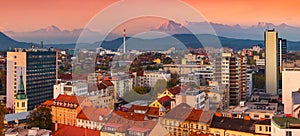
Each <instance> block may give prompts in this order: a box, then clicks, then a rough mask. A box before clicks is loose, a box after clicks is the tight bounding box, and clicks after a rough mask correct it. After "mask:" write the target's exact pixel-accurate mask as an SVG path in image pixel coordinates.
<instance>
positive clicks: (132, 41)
mask: <svg viewBox="0 0 300 136" xmlns="http://www.w3.org/2000/svg"><path fill="white" fill-rule="evenodd" d="M196 37H198V38H199V39H200V42H199V41H198V39H197V38H196ZM196 37H195V35H192V34H175V35H173V36H168V37H163V38H156V39H141V38H131V37H128V38H127V40H126V45H127V49H129V50H132V49H136V50H153V49H155V50H166V49H169V48H170V47H177V48H186V47H187V48H188V47H191V48H200V47H202V43H205V45H211V47H216V46H215V45H217V44H218V40H216V38H219V40H220V42H221V45H222V46H223V47H229V48H232V49H234V50H241V49H243V48H251V47H252V46H253V45H260V46H261V47H262V46H263V45H264V43H263V41H262V40H250V39H235V38H226V37H220V36H214V35H208V34H198V35H196ZM31 44H32V43H26V42H19V41H16V40H14V39H12V38H10V37H8V36H6V35H5V34H3V33H1V32H0V50H7V49H9V47H11V48H12V49H13V48H28V47H30V45H31ZM122 44H123V38H117V39H114V40H111V41H104V42H102V47H104V48H106V49H117V48H119V47H121V46H122ZM35 45H36V46H39V44H35ZM45 46H46V47H54V48H59V49H72V48H75V46H77V47H76V48H87V49H95V48H97V47H99V46H100V42H95V43H92V44H89V43H81V44H78V45H76V44H75V43H71V44H46V45H45ZM288 50H300V41H297V42H294V41H288Z"/></svg>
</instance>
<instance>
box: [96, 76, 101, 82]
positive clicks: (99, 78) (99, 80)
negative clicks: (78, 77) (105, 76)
mask: <svg viewBox="0 0 300 136" xmlns="http://www.w3.org/2000/svg"><path fill="white" fill-rule="evenodd" d="M100 82H101V76H100V75H98V76H97V83H100Z"/></svg>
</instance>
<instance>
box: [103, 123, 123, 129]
mask: <svg viewBox="0 0 300 136" xmlns="http://www.w3.org/2000/svg"><path fill="white" fill-rule="evenodd" d="M105 126H108V127H113V128H119V127H121V126H122V124H118V123H106V124H105Z"/></svg>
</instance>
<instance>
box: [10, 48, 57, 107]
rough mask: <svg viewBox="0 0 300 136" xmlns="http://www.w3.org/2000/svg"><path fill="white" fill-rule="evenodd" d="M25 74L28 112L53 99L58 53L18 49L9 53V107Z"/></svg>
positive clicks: (48, 50)
mask: <svg viewBox="0 0 300 136" xmlns="http://www.w3.org/2000/svg"><path fill="white" fill-rule="evenodd" d="M21 71H22V72H23V73H24V74H23V75H24V77H25V79H24V87H25V91H26V94H27V97H28V110H32V109H34V108H35V107H37V106H39V105H40V104H41V103H42V102H44V101H46V100H49V99H53V85H54V84H56V78H57V52H55V51H53V50H50V49H34V48H32V49H26V50H21V49H16V50H15V52H8V53H7V100H6V101H7V104H6V105H7V107H11V108H12V105H13V103H14V98H13V96H14V94H15V93H16V92H17V90H16V88H18V85H17V83H18V80H19V79H18V78H17V77H19V75H20V73H21Z"/></svg>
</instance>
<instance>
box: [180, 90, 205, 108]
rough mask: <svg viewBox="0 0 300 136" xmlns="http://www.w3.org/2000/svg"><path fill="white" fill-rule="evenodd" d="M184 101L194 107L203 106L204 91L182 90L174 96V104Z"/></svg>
mask: <svg viewBox="0 0 300 136" xmlns="http://www.w3.org/2000/svg"><path fill="white" fill-rule="evenodd" d="M181 103H186V104H188V105H190V106H191V107H194V108H196V109H202V110H203V109H204V108H205V93H204V92H203V91H200V90H198V89H196V90H190V91H182V92H180V93H179V94H177V95H176V96H175V104H176V105H179V104H181Z"/></svg>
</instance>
